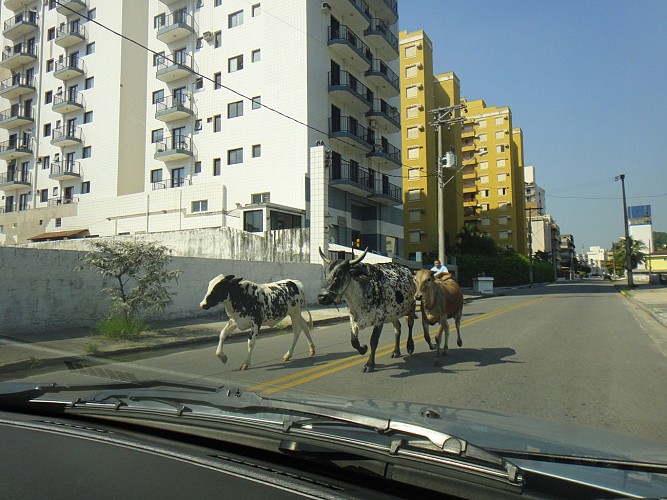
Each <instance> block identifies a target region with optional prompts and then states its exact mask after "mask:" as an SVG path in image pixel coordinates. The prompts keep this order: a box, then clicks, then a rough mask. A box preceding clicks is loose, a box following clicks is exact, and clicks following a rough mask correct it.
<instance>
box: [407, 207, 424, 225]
mask: <svg viewBox="0 0 667 500" xmlns="http://www.w3.org/2000/svg"><path fill="white" fill-rule="evenodd" d="M408 213H409V219H408V220H409V221H410V222H419V221H421V220H422V211H421V209H420V208H411V209H410V212H408Z"/></svg>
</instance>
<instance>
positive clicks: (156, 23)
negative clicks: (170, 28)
mask: <svg viewBox="0 0 667 500" xmlns="http://www.w3.org/2000/svg"><path fill="white" fill-rule="evenodd" d="M164 21H165V14H164V12H163V13H162V14H158V15H157V16H155V17H154V18H153V28H162V27H163V26H164Z"/></svg>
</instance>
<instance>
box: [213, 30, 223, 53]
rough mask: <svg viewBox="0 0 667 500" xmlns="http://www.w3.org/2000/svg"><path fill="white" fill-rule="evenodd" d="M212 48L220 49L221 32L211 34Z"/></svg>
mask: <svg viewBox="0 0 667 500" xmlns="http://www.w3.org/2000/svg"><path fill="white" fill-rule="evenodd" d="M213 47H214V48H216V49H217V48H218V47H222V31H216V32H215V33H213Z"/></svg>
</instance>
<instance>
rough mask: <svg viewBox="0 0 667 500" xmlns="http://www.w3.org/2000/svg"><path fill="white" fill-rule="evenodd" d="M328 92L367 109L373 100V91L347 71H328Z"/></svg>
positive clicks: (364, 109)
mask: <svg viewBox="0 0 667 500" xmlns="http://www.w3.org/2000/svg"><path fill="white" fill-rule="evenodd" d="M329 92H332V93H335V94H340V97H341V99H342V100H344V101H347V102H348V103H349V104H351V105H353V106H355V107H360V108H362V110H363V111H366V110H368V109H369V108H370V107H371V105H372V101H373V92H372V91H371V90H370V89H369V88H368V87H366V85H364V84H363V83H361V82H360V81H359V80H358V79H357V78H355V77H354V75H352V74H351V73H349V72H347V71H330V72H329Z"/></svg>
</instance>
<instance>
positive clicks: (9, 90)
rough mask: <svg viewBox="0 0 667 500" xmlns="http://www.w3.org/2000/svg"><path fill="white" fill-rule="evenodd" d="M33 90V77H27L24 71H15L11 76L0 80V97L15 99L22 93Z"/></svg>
mask: <svg viewBox="0 0 667 500" xmlns="http://www.w3.org/2000/svg"><path fill="white" fill-rule="evenodd" d="M34 91H35V77H34V76H30V77H28V76H27V75H25V74H24V73H17V74H15V75H14V76H12V77H11V78H7V79H6V80H2V81H1V82H0V97H4V98H5V99H10V100H11V99H15V98H16V97H19V96H20V95H23V94H29V93H30V92H34Z"/></svg>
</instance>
